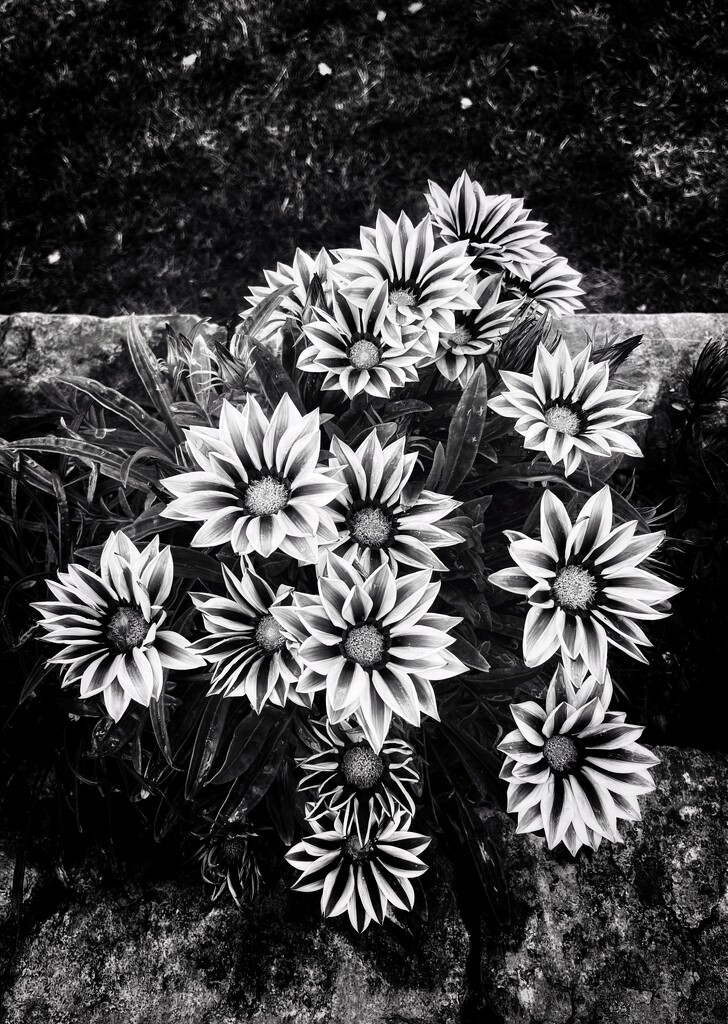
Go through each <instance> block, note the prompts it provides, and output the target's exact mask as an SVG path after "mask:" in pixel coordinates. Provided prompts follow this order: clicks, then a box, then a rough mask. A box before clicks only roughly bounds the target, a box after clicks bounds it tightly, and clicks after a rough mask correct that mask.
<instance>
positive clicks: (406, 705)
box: [271, 554, 465, 754]
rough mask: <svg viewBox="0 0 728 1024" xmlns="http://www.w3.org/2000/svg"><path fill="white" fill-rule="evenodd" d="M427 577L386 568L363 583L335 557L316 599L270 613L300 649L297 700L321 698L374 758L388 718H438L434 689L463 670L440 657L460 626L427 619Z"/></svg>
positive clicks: (431, 594)
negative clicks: (351, 723) (354, 725)
mask: <svg viewBox="0 0 728 1024" xmlns="http://www.w3.org/2000/svg"><path fill="white" fill-rule="evenodd" d="M431 578H432V573H431V572H430V571H429V570H427V571H423V572H413V573H409V574H407V575H403V576H399V577H395V575H394V573H393V572H392V570H391V569H390V567H389V565H388V564H385V565H382V566H380V567H379V568H378V569H376V570H375V571H374V572H373V573H372V574H371V576H369V577H368V578H365V577H364V576H362V574H361V573H360V572H358V571H357V569H355V568H354V566H353V565H351V564H350V563H349V562H346V561H344V559H343V558H339V557H338V556H337V555H335V554H330V555H329V556H328V558H327V568H326V572H325V573H324V574H323V575H322V576H320V577H319V580H318V594H317V595H313V594H299V593H294V595H293V602H294V603H293V607H291V608H286V607H281V606H277V607H273V608H272V609H271V612H272V614H273V615H274V616H275V617H276V618H277V619H278V621H279V622H280V623H281V625H282V626H283V630H284V632H285V633H287V634H288V635H289V636H292V637H293V639H295V640H298V641H299V643H300V647H299V649H298V657H299V659H300V661H301V663H302V665H303V666H304V668H303V672H302V673H301V678H300V679H299V682H298V690H299V692H300V693H317V692H319V691H324V692H325V694H326V714H327V716H328V718H329V721H330V722H331V723H332V725H336V724H337V723H338V722H342V721H343V720H344V719H346V718H349V717H350V716H351V715H356V718H357V721H358V722H359V724H360V726H361V727H362V729H363V730H364V735H365V737H366V739H367V742H368V743H369V744H370V746H371V747H373V749H374V751H375V753H377V754H378V753H379V751H380V750H381V749H382V746H383V744H384V741H385V739H386V737H387V733H388V732H389V728H390V725H391V721H392V715H393V714H394V715H399V716H400V717H401V718H403V719H404V720H405V721H406V722H409V723H410V724H411V725H416V726H419V724H420V720H421V716H422V715H423V714H424V715H429V716H431V717H433V718H437V717H438V716H437V702H436V700H435V691H434V689H433V686H432V684H433V682H436V681H437V680H439V679H448V678H450V677H451V676H456V675H459V674H460V673H461V672H464V671H465V666H464V665H463V664H462V662H461V661H459V659H458V658H456V657H455V656H454V655H452V654H450V653H449V651H448V650H447V648H448V647H450V646H451V645H452V644H453V643H454V642H455V637H453V636H451V635H450V632H449V631H450V630H451V629H452V628H453V627H454V626H456V625H457V624H458V623H459V622H460V621H461V620H460V619H458V618H454V617H452V616H450V615H439V614H436V613H433V612H430V610H429V609H430V607H431V605H432V603H433V601H434V600H435V598H436V597H437V595H438V592H439V590H440V584H439V583H432V582H431Z"/></svg>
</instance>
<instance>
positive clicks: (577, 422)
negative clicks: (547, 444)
mask: <svg viewBox="0 0 728 1024" xmlns="http://www.w3.org/2000/svg"><path fill="white" fill-rule="evenodd" d="M544 420H545V422H546V426H547V427H551V429H552V430H555V431H556V432H557V433H559V434H568V436H569V437H575V436H576V435H577V434H579V433H580V432H581V417H580V416H579V414H578V412H576V411H575V410H574V409H572V408H571V407H570V406H568V405H560V404H558V403H557V404H556V405H552V406H551V408H550V409H547V410H546V412H545V414H544Z"/></svg>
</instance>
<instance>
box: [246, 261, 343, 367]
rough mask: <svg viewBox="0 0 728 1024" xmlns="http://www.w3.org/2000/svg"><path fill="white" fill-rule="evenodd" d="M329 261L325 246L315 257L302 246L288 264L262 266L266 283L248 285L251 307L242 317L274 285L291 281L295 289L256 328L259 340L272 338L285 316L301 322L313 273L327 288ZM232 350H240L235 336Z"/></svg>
mask: <svg viewBox="0 0 728 1024" xmlns="http://www.w3.org/2000/svg"><path fill="white" fill-rule="evenodd" d="M332 265H333V261H332V259H331V257H330V256H329V254H328V252H327V251H326V250H325V249H321V250H320V251H319V253H318V255H317V256H316V257H315V259H314V258H312V257H311V256H309V255H308V254H307V253H305V252H303V250H302V249H296V254H295V256H294V258H293V264H292V265H291V266H289V265H288V264H287V263H278V264H277V265H276V269H275V270H265V271H264V272H263V273H264V274H265V279H266V282H267V283H266V284H265V285H258V286H253V287H252V288H251V289H250V294H249V295H248V296H247V297H246V300H247V302H249V303H250V305H251V307H252V308H251V309H245V310H243V311H242V312H241V314H240V315H241V316H242V317H244V318H245V320H247V319H248V318H249V317H251V316H252V315H253V314H254V313H255V310H256V307H257V306H258V305H259V304H260V303H261V302H262V301H263V299H266V298H267V297H268V296H269V295H271V294H272V293H273V292H274V291H276V289H278V288H281V287H283V286H284V285H288V284H292V285H294V289H293V291H292V292H291V293H290V294H289V295H286V296H284V298H283V299H282V300H281V302H280V303H279V305H278V306H276V308H275V309H274V310H273V311H272V313H271V314H270V316H269V317H268V319H267V320H266V322H265V324H263V326H262V327H260V328H259V329H258V331H257V332H256V334H257V338H258V340H259V341H268V340H271V339H273V338H275V336H276V335H277V334H278V332H279V331H280V329H281V327H283V326H284V325H285V323H286V321H287V320H288V319H291V320H293V322H294V323H295V324H298V325H300V323H301V317H302V314H303V310H304V308H305V306H306V301H307V299H308V297H309V292H310V289H311V282H312V281H313V279H314V275H318V277H319V279H320V281H321V285H322V287H323V288H324V290H325V291H328V290H329V285H330V283H331V278H330V270H331V267H332ZM242 330H245V322H243V324H242ZM231 350H232V353H233V355H238V354H239V353H238V351H237V345H236V341H235V339H233V342H232V344H231Z"/></svg>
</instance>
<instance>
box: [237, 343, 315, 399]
mask: <svg viewBox="0 0 728 1024" xmlns="http://www.w3.org/2000/svg"><path fill="white" fill-rule="evenodd" d="M249 341H250V361H251V363H252V364H253V369H254V370H255V372H256V374H257V376H258V379H259V381H260V387H261V391H262V392H263V394H264V395H265V397H266V400H267V402H268V405H269V406H270V408H271V409H275V407H276V406H277V405H278V403H279V402H280V400H281V398H283V396H284V395H288V396H289V397H290V398H291V400H292V402H293V404H294V405H295V406H296V408H297V409H298V411H299V412H300V413H302V414H305V412H306V410H305V408H304V406H303V402H302V401H301V396H300V394H299V391H298V388H297V387H296V385H295V384H294V382H293V381H292V380H291V378H290V377H289V376H288V374H287V373H286V371H285V370H284V369H283V366H282V364H281V363H280V362H279V361H278V359H276V357H275V356H274V355H273V353H272V352H271V351H270V349H269V348H268V347H267V346H266V345H263V344H261V343H260V342H257V341H254V340H253V339H252V338H251V339H249Z"/></svg>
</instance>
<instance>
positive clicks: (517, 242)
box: [425, 171, 552, 281]
mask: <svg viewBox="0 0 728 1024" xmlns="http://www.w3.org/2000/svg"><path fill="white" fill-rule="evenodd" d="M429 188H430V194H429V195H427V193H425V199H426V200H427V205H428V206H429V207H430V216H431V217H432V219H433V221H434V222H435V224H436V225H437V227H438V228H439V230H440V237H441V238H442V240H443V241H444V242H448V243H453V242H456V241H458V240H464V241H466V242H467V244H468V252H469V253H471V254H472V255H473V256H476V257H477V264H476V265H477V266H478V267H483V268H488V269H489V270H490V271H491V272H492V271H498V270H508V271H510V272H511V273H512V274H515V275H516V276H517V277H519V278H522V279H523V280H526V281H528V280H530V278H531V274H532V272H533V271H534V270H535V269H537V268H538V267H540V266H541V264H542V263H543V260H544V255H545V254H547V253H550V252H551V251H552V250H550V249H549V248H548V246H545V245H543V244H542V239H543V238H545V237H546V235H547V234H548V232H547V231H544V230H543V229H544V228H545V227H546V225H545V223H544V222H543V221H540V220H530V219H529V215H530V212H531V211H530V210H524V208H523V200H522V199H513V198H512V197H511V196H509V195H503V196H488V195H486V194H485V192H484V191H483V189H482V187H481V185H479V184H478V182H477V181H471V179H470V176H469V175H468V173H467V172H466V171H463V173H462V174H461V175H460V177H459V178H458V180H457V181H456V182H455V184H454V185H453V187H452V189H451V190H450V195H448V194H447V192H445V190H444V189H443V188H441V187H440V186H439V185H436V184H435V182H434V181H431V182H429Z"/></svg>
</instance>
